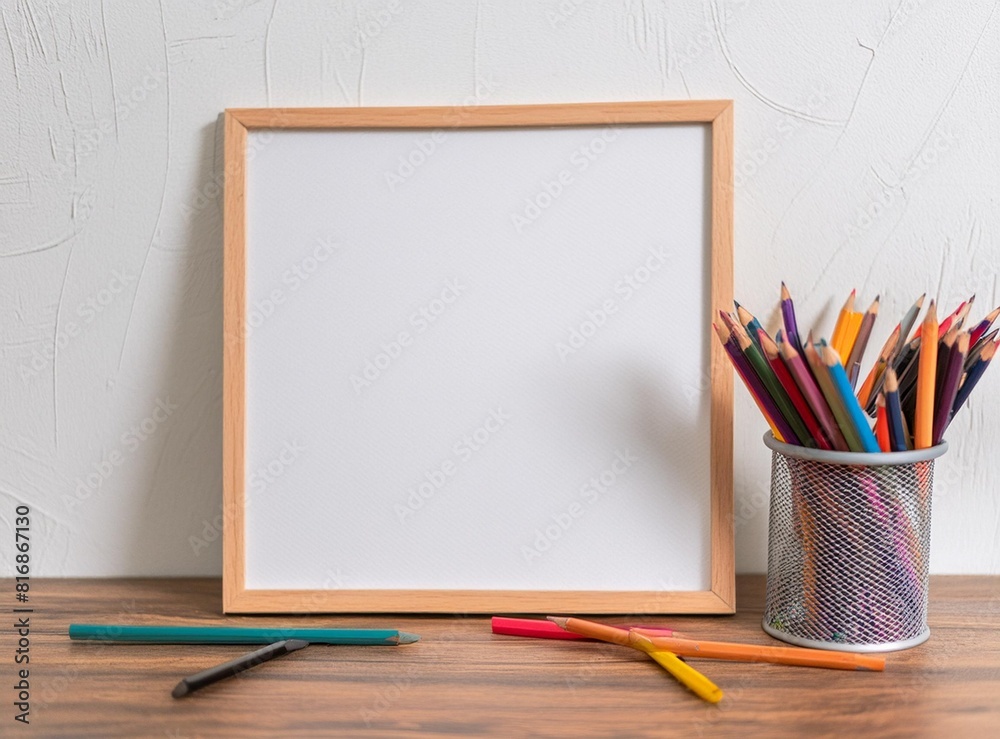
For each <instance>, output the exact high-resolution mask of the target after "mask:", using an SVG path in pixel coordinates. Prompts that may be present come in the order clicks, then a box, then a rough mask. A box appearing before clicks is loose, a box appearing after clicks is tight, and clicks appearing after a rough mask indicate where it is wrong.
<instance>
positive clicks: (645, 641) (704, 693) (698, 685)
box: [553, 624, 722, 703]
mask: <svg viewBox="0 0 1000 739" xmlns="http://www.w3.org/2000/svg"><path fill="white" fill-rule="evenodd" d="M553 626H555V624H553ZM556 628H559V627H558V626H556ZM566 633H567V634H569V633H571V632H569V631H567V632H566ZM630 641H631V646H633V647H635V648H636V649H639V650H641V651H643V652H645V653H646V654H648V655H649V656H650V657H652V658H653V660H654V661H655V662H656V663H657V664H659V665H660V666H661V667H662V668H663V669H664V670H666V671H667V672H669V673H670V674H671V675H673V676H674V678H675V679H676V680H677V682H679V683H680V684H681V685H683V686H684V687H686V688H687V689H688V690H690V691H691V692H692V693H694V694H695V695H697V696H698V697H699V698H701V699H702V700H704V701H707V702H708V703H718V702H719V701H720V700H722V690H720V689H719V686H718V685H716V684H715V683H713V682H712V681H711V680H709V679H708V678H707V677H705V676H704V675H702V674H701V673H700V672H698V670H696V669H695V668H693V667H692V666H691V665H689V664H688V663H687V662H685V661H684V660H682V659H681V658H680V657H678V656H677V655H676V654H674V653H673V652H668V651H666V650H663V649H659V648H657V647H656V646H655V645H654V644H653V643H652V642H651V641H650V640H649V637H648V636H643V635H642V634H637V633H635V632H632V634H630Z"/></svg>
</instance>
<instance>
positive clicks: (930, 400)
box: [913, 300, 939, 449]
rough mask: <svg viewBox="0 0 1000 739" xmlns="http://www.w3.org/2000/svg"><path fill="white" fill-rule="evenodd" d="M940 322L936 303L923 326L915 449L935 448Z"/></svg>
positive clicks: (914, 426)
mask: <svg viewBox="0 0 1000 739" xmlns="http://www.w3.org/2000/svg"><path fill="white" fill-rule="evenodd" d="M938 328H939V327H938V320H937V310H936V309H935V307H934V301H933V300H932V301H931V305H930V308H928V309H927V317H926V318H924V322H923V324H921V340H920V358H919V362H920V364H919V365H918V366H917V406H916V411H915V413H914V416H913V448H914V449H928V448H929V447H931V446H933V445H934V387H935V381H936V375H937V353H938Z"/></svg>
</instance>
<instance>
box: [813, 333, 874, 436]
mask: <svg viewBox="0 0 1000 739" xmlns="http://www.w3.org/2000/svg"><path fill="white" fill-rule="evenodd" d="M802 350H803V353H804V354H805V357H806V360H807V361H808V362H809V368H810V369H811V370H812V374H813V377H815V378H816V384H817V385H819V388H820V390H822V391H823V397H824V398H826V402H827V405H829V406H830V410H831V411H832V412H833V417H834V418H836V419H837V427H838V428H839V429H840V433H841V434H843V436H844V441H846V442H847V447H848V449H849V450H850V451H852V452H860V451H862V450H863V449H862V446H861V440H860V439H859V438H858V435H857V433H856V432H855V430H854V425H853V424H852V423H851V420H850V417H849V416H848V415H847V408H846V407H845V406H844V401H843V399H842V398H841V397H840V394H839V393H838V392H837V388H836V386H834V384H833V379H832V378H831V377H830V371H829V370H828V369H827V367H826V364H825V363H824V362H823V360H822V359H821V358H820V355H819V352H818V351H817V350H816V346H815V345H814V344H813V342H812V334H809V336H808V337H807V338H806V343H805V344H804V345H803V347H802Z"/></svg>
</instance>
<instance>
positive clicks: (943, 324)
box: [914, 295, 976, 338]
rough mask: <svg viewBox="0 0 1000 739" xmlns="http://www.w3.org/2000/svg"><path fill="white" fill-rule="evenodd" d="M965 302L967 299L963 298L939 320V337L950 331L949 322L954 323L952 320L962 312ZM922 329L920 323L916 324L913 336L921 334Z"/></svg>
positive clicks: (973, 297)
mask: <svg viewBox="0 0 1000 739" xmlns="http://www.w3.org/2000/svg"><path fill="white" fill-rule="evenodd" d="M975 297H976V296H975V295H973V296H972V299H973V300H975ZM967 302H968V301H965V300H963V301H962V302H961V303H959V305H958V307H957V308H956V309H955V310H954V311H953V312H952V313H949V314H948V316H947V317H946V318H945V319H944V320H943V321H939V322H938V336H939V337H941V336H944V335H945V334H946V333H948V332H949V331H951V329H952V325H951V324H952V323H954V321H955V320H956V319H957V318H958V316H959V315H960V314H961V313H962V311H963V310H965V307H966V304H967ZM923 330H924V327H923V325H922V324H921V325H920V326H917V333H916V334H914V337H915V338H916V337H919V336H921V334H922V333H923Z"/></svg>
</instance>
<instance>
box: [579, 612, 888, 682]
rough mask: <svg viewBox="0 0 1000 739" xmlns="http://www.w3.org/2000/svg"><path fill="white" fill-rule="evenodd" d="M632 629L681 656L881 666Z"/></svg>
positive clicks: (834, 655) (851, 657) (849, 657)
mask: <svg viewBox="0 0 1000 739" xmlns="http://www.w3.org/2000/svg"><path fill="white" fill-rule="evenodd" d="M577 620H578V619H577ZM566 628H568V629H569V630H570V631H576V629H574V628H572V627H569V626H567V627H566ZM632 631H634V632H637V633H639V634H642V635H643V636H648V638H649V641H650V642H652V643H653V644H654V645H655V646H657V647H659V648H660V649H669V650H670V651H671V652H673V653H674V654H678V655H680V656H682V657H705V658H707V659H724V660H729V661H732V662H770V663H771V664H776V665H796V666H798V667H826V668H828V669H831V670H871V671H874V672H881V671H882V670H884V669H885V657H876V656H874V655H867V654H853V653H851V652H834V651H832V650H828V649H804V648H802V647H769V646H759V645H757V644H736V643H734V642H721V641H701V640H697V641H696V640H694V639H675V638H674V637H671V636H651V635H650V633H649V632H645V631H644V630H643V629H631V630H630V633H631V632H632ZM577 633H583V632H577Z"/></svg>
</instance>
